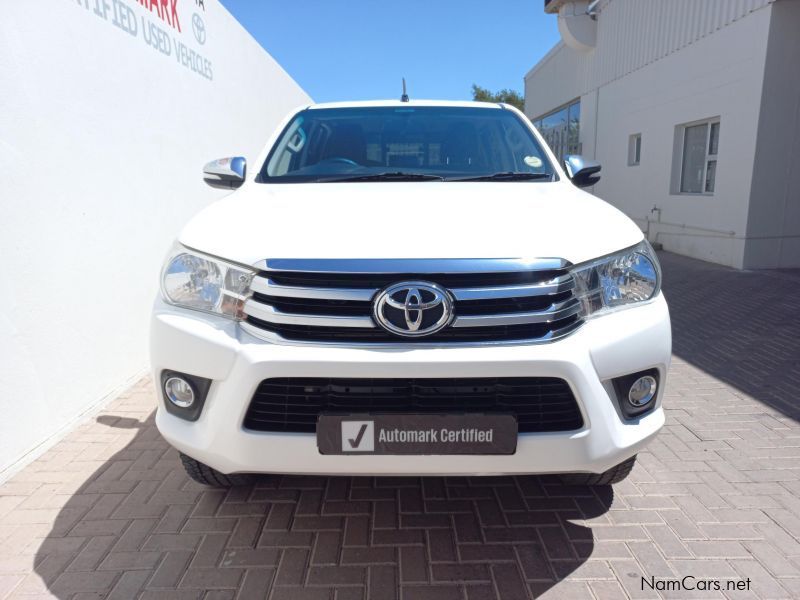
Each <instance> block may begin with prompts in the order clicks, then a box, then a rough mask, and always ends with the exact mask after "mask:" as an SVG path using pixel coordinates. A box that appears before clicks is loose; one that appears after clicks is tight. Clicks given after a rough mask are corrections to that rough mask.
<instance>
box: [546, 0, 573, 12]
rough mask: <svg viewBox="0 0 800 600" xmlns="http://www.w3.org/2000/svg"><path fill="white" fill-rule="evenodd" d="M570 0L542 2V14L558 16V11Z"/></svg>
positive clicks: (547, 0)
mask: <svg viewBox="0 0 800 600" xmlns="http://www.w3.org/2000/svg"><path fill="white" fill-rule="evenodd" d="M569 1H570V0H544V12H546V13H550V14H551V15H556V14H558V9H559V8H561V7H562V6H563V5H564V4H566V3H567V2H569Z"/></svg>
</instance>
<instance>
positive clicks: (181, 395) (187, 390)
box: [164, 377, 194, 408]
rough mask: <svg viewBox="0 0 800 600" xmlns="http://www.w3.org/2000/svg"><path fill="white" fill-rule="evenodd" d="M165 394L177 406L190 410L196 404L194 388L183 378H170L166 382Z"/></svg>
mask: <svg viewBox="0 0 800 600" xmlns="http://www.w3.org/2000/svg"><path fill="white" fill-rule="evenodd" d="M164 393H165V394H166V396H167V399H168V400H169V401H170V402H172V403H173V404H174V405H175V406H178V407H180V408H189V407H190V406H191V405H192V404H194V388H193V387H192V384H191V383H189V382H188V381H186V380H185V379H183V378H182V377H170V378H169V379H167V380H166V381H165V382H164Z"/></svg>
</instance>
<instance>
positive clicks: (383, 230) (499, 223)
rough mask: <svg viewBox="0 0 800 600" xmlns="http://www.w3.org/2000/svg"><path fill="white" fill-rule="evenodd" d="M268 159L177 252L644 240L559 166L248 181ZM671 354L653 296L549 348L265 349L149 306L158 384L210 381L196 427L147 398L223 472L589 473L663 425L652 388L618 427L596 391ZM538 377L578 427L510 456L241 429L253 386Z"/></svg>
mask: <svg viewBox="0 0 800 600" xmlns="http://www.w3.org/2000/svg"><path fill="white" fill-rule="evenodd" d="M372 104H376V103H372ZM377 104H380V105H388V106H392V105H395V104H399V103H395V102H382V103H377ZM415 104H417V105H423V104H432V103H426V102H422V101H420V102H416V103H415ZM451 104H452V103H451ZM350 105H352V104H347V106H350ZM469 105H470V106H475V104H474V103H469ZM406 106H407V105H406ZM485 107H486V110H513V109H511V108H510V107H500V106H497V105H485ZM520 117H521V118H524V117H522V115H521V113H520ZM535 135H537V136H538V133H536V134H535ZM539 139H541V138H539ZM273 140H274V137H273ZM270 144H271V142H270ZM542 145H543V146H544V143H542ZM269 146H270V145H268V148H269ZM266 154H267V150H265V151H264V152H262V155H261V157H260V159H259V162H258V163H256V164H255V165H253V168H251V169H250V171H249V174H248V178H247V182H246V183H245V184H244V186H243V187H242V188H241V189H240V190H238V191H237V192H235V193H233V194H232V195H230V196H229V197H227V198H225V199H223V200H221V201H219V202H217V203H215V204H213V205H211V206H210V207H208V208H206V209H205V210H203V211H202V212H201V213H200V214H199V215H197V216H196V217H195V218H194V219H193V220H192V221H191V222H190V223H189V224H188V225H187V226H186V227H185V228H184V229H183V231H182V232H181V234H180V236H179V241H180V243H182V244H184V245H185V246H188V247H191V248H193V249H195V250H199V251H202V252H205V253H208V254H212V255H215V256H218V257H220V258H224V259H226V260H229V261H234V262H238V263H242V264H247V265H255V264H256V263H259V262H262V261H264V260H265V259H273V258H549V257H555V258H564V259H567V260H568V261H570V262H572V263H581V262H585V261H588V260H591V259H594V258H597V257H599V256H602V255H605V254H609V253H611V252H615V251H617V250H621V249H624V248H627V247H630V246H633V245H635V244H636V243H638V242H640V241H641V240H642V233H641V231H640V230H639V228H638V227H637V226H636V225H635V224H634V223H633V222H632V221H631V220H630V219H628V218H627V217H626V216H624V215H623V214H622V213H621V212H619V211H618V210H617V209H615V208H613V207H611V206H610V205H608V204H606V203H605V202H603V201H602V200H599V199H598V198H596V197H594V196H592V195H590V194H587V193H585V192H583V191H581V190H579V189H578V188H576V187H575V186H573V185H572V183H570V182H569V180H568V179H567V178H566V176H565V175H564V172H563V171H562V169H561V168H560V167H559V166H557V165H556V166H555V169H556V172H557V175H558V176H559V181H556V182H471V183H469V182H461V183H458V182H439V181H432V182H414V183H412V182H380V183H376V182H371V183H365V182H361V183H327V184H309V183H303V184H270V185H268V184H261V183H256V182H255V181H254V178H255V173H256V171H257V170H258V168H260V165H261V163H262V162H263V160H264V159H265V157H266ZM549 156H550V158H551V161H552V162H553V164H555V158H554V157H553V156H552V155H551V154H550V155H549ZM397 206H403V207H406V210H404V211H403V213H404V214H406V215H408V220H406V221H398V220H396V219H395V218H394V217H392V216H391V215H394V214H397V211H396V210H395V209H396V207H397ZM414 215H418V216H416V217H415V216H414ZM670 347H671V337H670V325H669V314H668V311H667V306H666V302H665V301H664V298H663V296H662V295H660V294H659V295H658V296H657V297H656V298H655V299H653V300H651V301H649V302H645V303H642V304H641V305H637V306H636V307H635V308H629V309H625V310H620V311H616V312H613V313H611V314H608V315H606V316H602V317H599V318H594V319H590V320H589V321H588V322H587V323H586V324H585V325H584V326H583V327H581V328H580V329H579V330H578V331H577V332H575V333H573V334H571V335H569V336H567V337H565V338H563V339H561V340H559V341H556V342H552V343H540V344H523V343H520V344H517V345H503V346H486V345H484V346H481V345H474V346H471V347H469V346H468V347H446V346H444V345H441V346H439V347H413V346H408V345H405V346H403V347H400V346H396V347H391V346H386V345H384V344H382V345H380V346H375V347H369V346H368V345H362V346H360V347H347V346H342V345H324V344H320V345H313V344H308V343H303V344H297V343H295V344H290V343H274V342H270V341H267V340H264V339H261V338H257V337H254V336H252V335H250V334H249V333H247V331H245V330H244V329H243V328H242V327H241V326H239V325H238V324H237V323H236V322H235V321H232V320H229V319H225V318H222V317H217V316H212V315H208V314H203V313H199V312H193V311H189V310H184V309H181V308H176V307H174V306H171V305H168V304H166V303H164V302H163V301H162V300H160V299H159V300H157V301H156V304H155V308H154V312H153V318H152V324H151V359H152V366H153V370H154V376H155V380H156V382H157V385H158V380H159V376H160V372H161V371H162V370H163V369H172V370H177V371H182V372H186V373H191V374H194V375H198V376H201V377H206V378H210V379H212V380H213V383H212V385H211V390H210V392H209V396H208V398H207V400H206V404H205V406H204V409H203V413H202V415H201V417H200V419H199V420H198V421H197V422H187V421H184V420H182V419H180V418H178V417H175V416H173V415H171V414H169V413H167V412H166V410H164V409H163V404H162V403H160V404H159V410H158V414H157V424H158V427H159V429H160V431H161V432H162V434H163V435H164V437H165V438H166V439H167V440H168V441H169V442H170V443H171V444H172V445H174V446H175V447H176V448H178V449H179V450H180V451H182V452H184V453H186V454H188V455H189V456H192V457H194V458H196V459H198V460H200V461H202V462H204V463H206V464H208V465H209V466H211V467H213V468H215V469H218V470H220V471H222V472H225V473H231V472H273V473H279V472H280V473H339V474H346V473H354V474H371V475H389V474H448V473H449V474H455V473H460V474H498V473H547V472H566V471H587V472H602V471H604V470H606V469H608V468H610V467H612V466H613V465H615V464H618V463H619V462H622V461H623V460H625V459H627V458H628V457H630V456H633V455H634V454H636V453H637V452H638V451H639V450H640V449H641V448H642V447H643V446H644V444H646V443H647V441H649V440H650V439H651V438H652V437H653V436H654V435H655V434H656V433H657V432H658V430H659V429H660V428H661V426H662V425H663V422H664V414H663V411H662V409H661V407H660V402H661V395H662V394H663V385H662V386H661V388H662V390H661V391H660V392H659V396H658V398H657V400H656V401H657V403H658V404H657V408H656V409H655V410H654V411H653V412H651V413H649V414H647V415H646V416H644V417H641V418H640V419H638V420H636V421H623V420H621V419H620V417H619V416H618V413H617V408H615V404H614V402H613V401H612V399H611V397H610V396H609V393H610V390H611V387H610V383H609V380H610V379H611V378H613V377H617V376H620V375H625V374H629V373H632V372H636V371H640V370H644V369H650V368H657V369H658V370H659V371H660V373H661V376H662V381H663V378H664V377H665V375H666V371H667V367H668V364H669V359H670V350H671V348H670ZM537 375H538V376H550V377H561V378H563V379H565V380H566V381H568V382H569V384H570V385H571V387H572V389H573V391H574V393H575V395H576V398H577V399H578V402H579V405H580V407H581V410H582V412H583V415H584V422H585V425H584V427H583V428H582V429H581V430H580V431H577V432H569V433H547V434H522V435H520V438H519V444H518V448H517V452H516V454H514V455H512V456H426V457H425V460H419V457H414V456H323V455H320V454H319V453H318V451H317V447H316V440H315V437H314V435H313V434H299V433H283V434H279V433H262V432H253V431H246V430H244V429H243V427H242V422H243V419H244V415H245V412H246V410H247V407H248V404H249V402H250V399H251V398H252V396H253V393H254V391H255V389H256V387H257V386H258V384H259V383H260V382H261V381H262V380H263V379H266V378H268V377H412V376H413V377H466V376H472V377H482V376H496V377H500V376H508V377H520V376H537ZM162 402H163V401H162Z"/></svg>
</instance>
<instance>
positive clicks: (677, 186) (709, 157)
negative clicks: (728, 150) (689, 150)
mask: <svg viewBox="0 0 800 600" xmlns="http://www.w3.org/2000/svg"><path fill="white" fill-rule="evenodd" d="M720 122H721V119H720V117H719V116H716V117H708V118H706V119H699V120H697V121H690V122H688V123H682V124H680V125H677V126H676V135H675V152H674V153H673V164H674V165H675V168H674V169H673V174H674V177H673V184H672V190H671V193H672V195H677V196H713V195H714V193H715V192H716V189H717V173H718V171H719V132H720V130H721V129H722V126H721V125H720ZM715 124H716V125H717V126H718V129H717V148H716V153H715V154H710V151H711V130H712V129H713V126H714V125H715ZM701 125H705V126H706V139H705V155H704V158H703V175H702V177H701V179H700V181H701V187H702V189H701V191H699V192H684V191H683V190H682V189H681V188H682V185H683V172H684V164H683V163H684V156H685V152H686V147H685V144H686V130H687V129H689V128H690V127H698V126H701ZM710 162H714V163H715V167H714V188H713V189H712V191H710V192H709V191H706V184H707V183H708V165H709V163H710Z"/></svg>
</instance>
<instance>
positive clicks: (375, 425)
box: [317, 413, 517, 455]
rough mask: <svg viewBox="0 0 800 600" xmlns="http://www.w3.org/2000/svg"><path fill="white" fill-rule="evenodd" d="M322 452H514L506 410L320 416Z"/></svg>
mask: <svg viewBox="0 0 800 600" xmlns="http://www.w3.org/2000/svg"><path fill="white" fill-rule="evenodd" d="M317 448H318V449H319V452H320V454H355V455H359V454H360V455H363V454H383V455H387V454H418V455H437V454H514V453H515V452H516V450H517V419H516V417H515V416H514V415H507V414H478V413H469V414H411V413H409V414H346V415H342V414H321V415H320V416H319V417H318V419H317Z"/></svg>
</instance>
